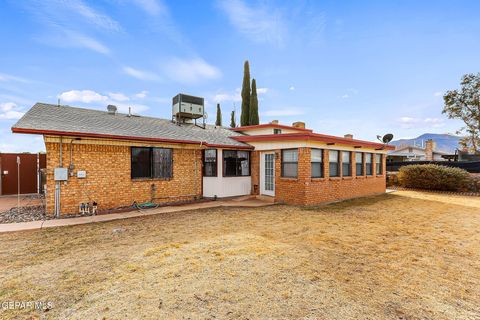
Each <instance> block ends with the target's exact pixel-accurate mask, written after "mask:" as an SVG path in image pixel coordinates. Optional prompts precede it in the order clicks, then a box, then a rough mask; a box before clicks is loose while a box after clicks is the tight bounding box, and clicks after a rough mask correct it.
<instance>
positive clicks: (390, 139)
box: [382, 133, 393, 144]
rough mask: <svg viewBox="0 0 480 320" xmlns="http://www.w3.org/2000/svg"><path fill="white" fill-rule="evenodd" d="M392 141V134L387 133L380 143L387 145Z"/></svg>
mask: <svg viewBox="0 0 480 320" xmlns="http://www.w3.org/2000/svg"><path fill="white" fill-rule="evenodd" d="M392 139H393V134H391V133H387V134H386V135H384V136H383V138H382V141H383V143H385V144H388V143H389V142H390V141H392Z"/></svg>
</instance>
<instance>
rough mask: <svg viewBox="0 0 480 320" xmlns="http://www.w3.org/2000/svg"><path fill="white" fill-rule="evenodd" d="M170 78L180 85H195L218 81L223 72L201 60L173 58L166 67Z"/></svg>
mask: <svg viewBox="0 0 480 320" xmlns="http://www.w3.org/2000/svg"><path fill="white" fill-rule="evenodd" d="M164 69H165V72H166V73H167V74H168V76H169V77H170V78H171V79H172V80H174V81H177V82H179V83H184V84H194V83H198V82H201V81H203V80H213V79H218V78H220V77H221V76H222V72H221V71H220V69H218V68H217V67H215V66H212V65H210V64H208V63H207V62H206V61H205V60H203V59H200V58H193V59H179V58H172V59H171V60H170V61H169V62H168V63H167V64H166V65H165V66H164Z"/></svg>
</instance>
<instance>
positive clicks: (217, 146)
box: [12, 103, 392, 214]
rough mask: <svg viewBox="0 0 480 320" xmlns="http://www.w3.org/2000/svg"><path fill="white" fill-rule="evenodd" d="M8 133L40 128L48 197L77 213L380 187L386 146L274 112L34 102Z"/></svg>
mask: <svg viewBox="0 0 480 320" xmlns="http://www.w3.org/2000/svg"><path fill="white" fill-rule="evenodd" d="M12 131H13V132H14V133H25V134H40V135H43V137H44V141H45V146H46V151H47V187H46V206H47V212H48V213H50V214H53V213H55V214H69V213H76V212H78V210H79V206H80V204H82V203H90V204H92V203H94V202H95V203H96V204H97V205H98V209H99V210H103V209H112V208H118V207H124V206H129V205H131V204H132V203H133V202H134V201H136V202H137V203H142V202H150V201H154V202H160V203H169V202H177V201H186V200H194V199H199V198H202V197H206V198H216V197H218V198H222V197H231V196H241V195H266V196H271V197H274V200H275V201H276V202H284V203H289V204H297V205H314V204H318V203H322V202H331V201H336V200H340V199H348V198H353V197H359V196H365V195H372V194H378V193H383V192H385V186H386V183H385V154H386V152H387V150H391V149H392V147H390V146H385V145H383V144H381V143H374V142H368V141H361V140H355V139H353V137H352V136H351V135H347V136H345V137H334V136H329V135H323V134H317V133H314V132H313V131H312V130H309V129H306V128H305V125H304V124H303V123H301V122H297V123H294V124H293V125H292V126H285V125H280V124H278V123H277V122H272V123H269V124H261V125H256V126H248V127H238V128H234V129H228V128H224V127H215V126H213V125H206V126H205V127H203V126H198V125H196V124H194V123H192V122H191V121H185V122H181V123H180V122H178V121H173V120H166V119H158V118H152V117H145V116H134V115H131V114H122V113H118V112H116V110H115V109H113V111H112V110H109V111H108V112H107V111H105V112H104V111H98V110H91V109H84V108H76V107H69V106H60V105H52V104H44V103H37V104H35V105H34V106H33V107H32V108H31V109H30V110H29V111H28V112H27V113H26V114H25V115H24V116H23V117H22V118H21V119H20V120H19V121H18V122H17V123H16V124H15V125H14V126H13V127H12Z"/></svg>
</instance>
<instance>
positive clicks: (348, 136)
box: [343, 133, 353, 139]
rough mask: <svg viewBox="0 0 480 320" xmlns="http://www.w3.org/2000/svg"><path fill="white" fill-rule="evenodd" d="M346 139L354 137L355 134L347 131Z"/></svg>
mask: <svg viewBox="0 0 480 320" xmlns="http://www.w3.org/2000/svg"><path fill="white" fill-rule="evenodd" d="M343 137H344V138H346V139H353V134H351V133H347V134H346V135H344V136H343Z"/></svg>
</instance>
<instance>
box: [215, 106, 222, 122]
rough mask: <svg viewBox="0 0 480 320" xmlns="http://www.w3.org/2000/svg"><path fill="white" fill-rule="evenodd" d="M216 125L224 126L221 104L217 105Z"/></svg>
mask: <svg viewBox="0 0 480 320" xmlns="http://www.w3.org/2000/svg"><path fill="white" fill-rule="evenodd" d="M215 125H216V126H219V127H221V126H222V110H221V109H220V103H217V120H215Z"/></svg>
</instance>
